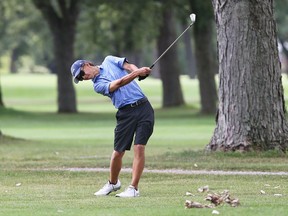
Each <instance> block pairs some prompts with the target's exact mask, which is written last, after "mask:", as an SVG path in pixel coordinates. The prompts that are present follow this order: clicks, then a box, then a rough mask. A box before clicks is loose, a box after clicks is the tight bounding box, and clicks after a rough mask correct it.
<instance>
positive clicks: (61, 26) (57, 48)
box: [33, 0, 80, 113]
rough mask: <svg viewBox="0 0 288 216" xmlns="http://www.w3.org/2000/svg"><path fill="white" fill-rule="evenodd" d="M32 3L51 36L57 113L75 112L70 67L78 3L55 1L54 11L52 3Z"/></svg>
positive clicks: (74, 1)
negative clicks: (44, 20) (41, 16)
mask: <svg viewBox="0 0 288 216" xmlns="http://www.w3.org/2000/svg"><path fill="white" fill-rule="evenodd" d="M33 1H34V4H35V5H36V7H37V8H38V9H39V10H40V11H41V13H42V15H43V16H44V18H45V19H46V21H47V22H48V24H49V27H50V30H51V32H52V35H53V45H54V57H55V63H56V72H57V84H58V85H57V88H58V112H60V113H68V112H77V108H76V95H75V90H74V87H73V84H72V76H71V72H70V67H71V64H72V62H73V61H74V52H73V45H74V41H75V28H76V21H77V17H78V14H79V3H80V2H79V1H78V0H57V4H58V7H59V8H57V9H56V8H54V6H53V5H54V4H53V3H52V1H48V0H46V1H42V0H33Z"/></svg>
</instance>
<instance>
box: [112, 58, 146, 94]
mask: <svg viewBox="0 0 288 216" xmlns="http://www.w3.org/2000/svg"><path fill="white" fill-rule="evenodd" d="M123 68H124V69H125V70H128V71H129V72H130V73H128V74H127V75H126V76H124V77H122V78H120V79H117V80H114V81H112V82H111V83H110V86H109V92H110V93H112V92H114V91H116V90H117V89H118V88H120V87H121V86H124V85H127V84H128V83H130V82H131V81H133V80H134V79H135V78H137V77H139V76H146V75H148V74H150V72H151V69H150V68H149V67H142V68H138V67H136V66H135V65H133V64H129V63H125V64H124V65H123Z"/></svg>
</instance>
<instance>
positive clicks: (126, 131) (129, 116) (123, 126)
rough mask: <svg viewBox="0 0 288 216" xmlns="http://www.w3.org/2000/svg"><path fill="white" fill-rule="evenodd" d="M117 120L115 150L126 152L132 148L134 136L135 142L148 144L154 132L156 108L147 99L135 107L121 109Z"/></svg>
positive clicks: (117, 114)
mask: <svg viewBox="0 0 288 216" xmlns="http://www.w3.org/2000/svg"><path fill="white" fill-rule="evenodd" d="M116 120H117V125H116V128H115V132H114V134H115V137H114V150H115V151H118V152H124V151H126V150H130V149H131V145H132V142H133V138H134V144H139V145H146V144H147V142H148V140H149V138H150V136H151V135H152V133H153V127H154V110H153V108H152V106H151V104H150V103H149V101H146V102H144V103H141V104H140V105H138V106H135V107H129V106H128V107H125V108H123V109H119V110H118V111H117V113H116ZM134 136H135V137H134Z"/></svg>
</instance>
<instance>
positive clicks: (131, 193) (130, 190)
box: [116, 185, 140, 198]
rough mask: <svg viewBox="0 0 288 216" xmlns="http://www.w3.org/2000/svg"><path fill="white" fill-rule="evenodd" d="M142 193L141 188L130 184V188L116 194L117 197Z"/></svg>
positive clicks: (134, 195)
mask: <svg viewBox="0 0 288 216" xmlns="http://www.w3.org/2000/svg"><path fill="white" fill-rule="evenodd" d="M139 196H140V193H139V190H136V189H135V187H133V186H132V185H130V186H129V187H128V188H126V190H125V191H123V192H122V193H119V194H116V197H125V198H126V197H139Z"/></svg>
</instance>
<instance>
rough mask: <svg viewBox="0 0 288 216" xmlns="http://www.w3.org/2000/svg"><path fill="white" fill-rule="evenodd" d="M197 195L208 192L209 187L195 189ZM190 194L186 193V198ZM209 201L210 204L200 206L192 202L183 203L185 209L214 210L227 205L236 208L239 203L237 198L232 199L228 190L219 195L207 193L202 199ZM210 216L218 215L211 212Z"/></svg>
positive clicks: (200, 204) (216, 212)
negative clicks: (211, 215) (212, 215)
mask: <svg viewBox="0 0 288 216" xmlns="http://www.w3.org/2000/svg"><path fill="white" fill-rule="evenodd" d="M197 191H198V192H199V193H204V192H208V191H209V186H208V185H206V186H204V187H200V188H198V189H197ZM190 194H192V193H190V192H186V196H188V195H189V196H191V195H190ZM204 200H205V201H209V202H210V204H202V203H199V202H196V201H192V200H186V201H185V204H184V205H185V208H215V207H216V206H219V205H223V204H228V205H230V206H231V207H237V206H239V205H240V201H239V199H237V198H232V197H231V195H230V193H229V191H228V190H224V191H223V192H221V193H219V194H218V193H208V194H207V196H206V197H205V199H204ZM212 214H220V213H219V212H218V211H216V210H215V211H213V212H212Z"/></svg>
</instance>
